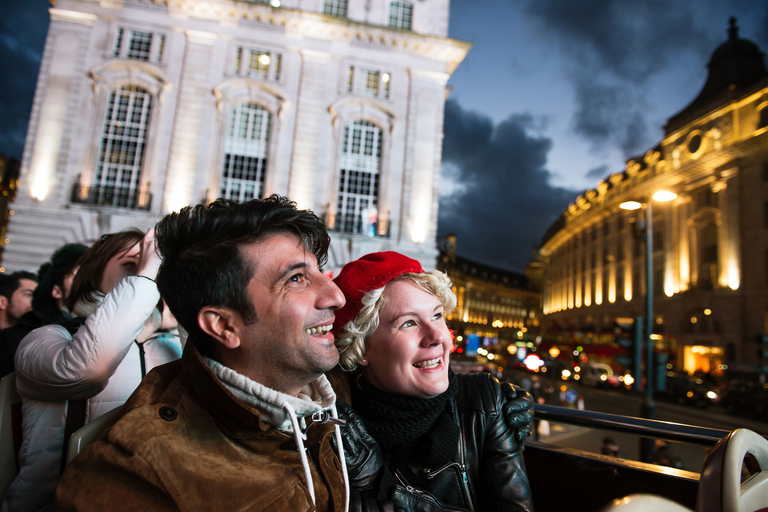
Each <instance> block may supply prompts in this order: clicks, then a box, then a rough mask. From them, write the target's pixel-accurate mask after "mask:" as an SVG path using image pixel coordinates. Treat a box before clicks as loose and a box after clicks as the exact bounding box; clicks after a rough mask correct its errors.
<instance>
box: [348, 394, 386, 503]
mask: <svg viewBox="0 0 768 512" xmlns="http://www.w3.org/2000/svg"><path fill="white" fill-rule="evenodd" d="M336 409H337V411H338V413H339V418H341V419H343V420H346V422H347V424H346V425H344V427H342V429H341V438H342V444H343V445H344V458H345V459H346V462H347V473H348V474H349V485H350V487H351V488H352V489H355V490H356V491H359V492H361V493H367V491H373V493H374V496H375V495H376V494H377V493H378V490H379V479H380V477H381V474H382V472H383V470H384V457H383V456H382V454H381V448H380V447H379V443H377V442H376V440H375V439H374V438H372V437H371V435H370V434H369V433H368V429H366V427H365V423H363V420H362V418H360V416H358V415H357V413H356V412H355V411H354V410H352V408H351V407H350V406H349V405H348V404H347V403H346V402H345V401H344V400H340V399H339V400H336Z"/></svg>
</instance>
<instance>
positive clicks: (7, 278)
mask: <svg viewBox="0 0 768 512" xmlns="http://www.w3.org/2000/svg"><path fill="white" fill-rule="evenodd" d="M22 279H29V280H30V281H34V282H37V276H36V275H35V274H33V273H32V272H27V271H26V270H17V271H16V272H14V273H12V274H7V275H3V279H2V280H0V295H2V296H3V297H5V298H6V299H8V300H11V296H12V295H13V292H15V291H16V290H17V289H18V288H19V286H21V280H22Z"/></svg>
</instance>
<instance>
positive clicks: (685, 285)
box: [539, 21, 768, 371]
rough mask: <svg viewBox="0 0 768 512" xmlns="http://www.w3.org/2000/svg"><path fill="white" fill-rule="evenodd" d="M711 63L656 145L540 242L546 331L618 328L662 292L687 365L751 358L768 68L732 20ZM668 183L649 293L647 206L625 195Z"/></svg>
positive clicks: (760, 322)
mask: <svg viewBox="0 0 768 512" xmlns="http://www.w3.org/2000/svg"><path fill="white" fill-rule="evenodd" d="M734 62H738V63H739V64H738V65H732V64H733V63H734ZM708 67H709V76H708V78H707V82H706V83H705V85H704V87H703V88H702V91H701V93H700V94H699V96H698V97H696V98H695V99H694V100H693V101H692V102H691V104H690V105H689V106H688V107H686V108H685V109H684V110H682V111H681V112H679V113H677V114H675V115H674V116H672V117H671V118H669V120H668V122H667V125H666V126H665V134H664V138H663V139H662V140H661V141H660V142H659V143H658V145H657V146H656V147H653V148H651V149H649V150H648V151H647V152H646V153H645V154H644V155H641V156H638V157H635V158H632V159H630V160H629V161H628V162H627V164H626V168H625V169H624V170H623V171H622V172H617V173H614V174H612V175H610V176H609V177H608V178H606V179H605V180H602V181H600V182H599V183H598V185H597V186H596V187H595V188H594V189H593V190H589V191H587V192H585V193H584V194H583V195H581V196H579V197H577V198H576V199H575V200H574V202H573V203H572V204H571V205H570V206H569V207H568V209H567V210H566V211H565V212H564V213H563V215H562V217H561V218H560V219H559V220H558V221H557V222H556V223H555V224H553V226H552V227H551V228H550V229H549V230H548V232H547V234H546V235H545V237H544V241H543V243H542V247H541V250H540V252H539V258H540V265H542V267H543V290H542V306H543V313H544V315H545V317H544V322H543V324H542V325H543V329H544V330H545V331H549V332H556V331H560V332H562V331H582V332H604V333H610V332H613V331H614V329H615V328H616V326H617V322H616V319H617V318H623V317H628V318H633V317H637V316H642V315H644V314H645V297H646V293H653V294H654V313H655V320H654V331H655V332H658V333H664V334H667V335H671V336H674V337H675V338H676V339H677V342H678V345H679V360H678V364H679V365H680V366H681V367H683V366H685V367H686V369H689V370H691V371H692V369H693V368H695V367H696V364H694V363H691V362H690V361H693V360H694V359H695V356H696V354H708V356H707V357H715V356H717V357H721V358H722V359H725V360H727V361H729V362H732V363H736V364H737V365H738V364H740V363H745V362H749V361H751V360H752V359H753V355H754V350H753V348H754V346H755V345H756V343H757V342H756V339H757V338H756V337H757V335H759V334H762V333H764V332H765V318H766V312H768V71H766V65H765V58H764V55H763V54H762V53H761V52H760V50H759V49H758V48H757V46H756V45H755V44H754V43H751V42H749V41H746V40H744V39H741V38H739V37H738V29H737V27H736V26H735V21H733V22H732V25H731V27H730V29H729V38H728V40H727V41H726V42H725V43H724V44H723V45H721V46H720V47H719V48H718V49H717V50H716V51H715V52H714V53H713V55H712V57H711V60H710V63H709V66H708ZM733 69H737V70H738V73H736V74H733V73H732V70H733ZM659 190H669V191H672V192H675V193H676V194H677V198H676V199H675V200H673V201H671V202H667V203H658V202H654V204H653V208H652V211H653V248H654V251H653V284H654V286H653V290H651V291H647V290H645V285H646V275H645V272H646V256H645V245H644V241H643V240H642V236H641V233H642V229H640V228H641V224H643V223H644V222H645V218H644V215H645V213H646V212H645V210H644V209H641V210H638V211H624V210H622V209H620V207H619V205H620V204H621V203H623V202H625V201H629V200H635V201H640V202H647V201H648V200H650V198H651V196H652V195H653V194H654V193H655V192H657V191H659ZM571 290H573V293H575V294H576V296H575V297H572V296H571ZM729 346H730V348H729ZM697 347H698V348H697ZM693 348H696V350H693ZM683 353H685V358H687V359H685V358H683ZM702 357H703V356H702ZM686 361H688V362H686ZM707 364H709V363H707ZM688 367H690V368H688ZM707 367H708V368H709V366H707ZM699 369H700V368H699Z"/></svg>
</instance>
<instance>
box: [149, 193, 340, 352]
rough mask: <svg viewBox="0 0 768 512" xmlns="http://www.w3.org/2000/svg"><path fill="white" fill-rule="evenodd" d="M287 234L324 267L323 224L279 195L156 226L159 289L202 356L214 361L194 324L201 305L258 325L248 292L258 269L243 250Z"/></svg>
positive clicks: (205, 209) (189, 210) (215, 206)
mask: <svg viewBox="0 0 768 512" xmlns="http://www.w3.org/2000/svg"><path fill="white" fill-rule="evenodd" d="M285 232H288V233H293V234H295V235H296V236H298V237H299V239H301V240H302V241H303V242H304V244H305V245H306V246H307V249H308V250H310V251H311V252H312V253H313V254H314V255H315V257H316V258H317V263H318V265H319V266H322V265H324V264H325V261H326V259H327V255H328V245H329V244H330V241H331V239H330V237H329V236H328V233H327V231H326V229H325V224H324V223H323V221H322V220H321V219H319V218H318V217H317V216H316V215H315V214H314V213H312V211H310V210H299V209H297V208H296V203H294V202H293V201H290V200H289V199H287V198H285V197H281V196H278V195H272V196H270V197H268V198H266V199H264V200H258V199H255V200H253V201H248V202H245V203H237V202H235V201H232V200H229V199H217V200H216V201H214V202H213V203H211V204H209V205H204V204H198V205H197V206H194V207H191V206H187V207H185V208H182V209H181V211H179V212H178V213H171V214H169V215H166V216H165V217H164V218H163V219H162V220H160V222H158V223H157V225H156V226H155V236H156V238H157V247H158V250H159V253H160V256H161V257H162V259H163V262H162V264H161V265H160V270H159V271H158V273H157V288H158V289H159V290H160V295H161V296H162V297H163V299H165V302H166V304H167V305H168V307H169V308H170V309H171V312H172V313H173V315H174V316H175V317H176V319H177V320H178V322H179V324H181V325H182V326H183V327H184V329H186V330H187V332H188V333H189V339H190V340H192V341H193V342H194V343H195V346H196V347H197V349H198V351H199V352H200V353H201V354H204V355H206V356H208V357H212V358H214V357H216V351H215V350H214V346H215V345H213V340H211V339H210V337H209V336H208V335H207V334H205V333H204V332H203V331H202V329H200V326H199V325H198V323H197V314H198V312H199V311H200V310H201V309H202V308H204V307H205V306H217V307H226V308H230V309H232V310H234V311H237V312H238V313H240V315H242V317H243V319H244V320H245V321H246V322H248V323H252V322H254V321H256V311H255V309H254V307H253V305H252V304H251V303H250V300H249V299H248V294H247V291H246V288H247V286H248V283H249V282H250V280H251V278H252V277H253V274H254V272H255V270H256V269H255V268H251V266H249V265H246V263H245V261H244V259H243V257H242V254H241V247H242V246H243V245H247V244H251V243H253V242H256V241H257V240H259V239H261V238H263V237H264V236H267V235H270V234H275V233H285Z"/></svg>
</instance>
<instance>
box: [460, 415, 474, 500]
mask: <svg viewBox="0 0 768 512" xmlns="http://www.w3.org/2000/svg"><path fill="white" fill-rule="evenodd" d="M459 453H461V464H460V465H459V472H460V473H461V486H462V488H463V489H464V495H465V496H466V498H467V506H468V507H469V510H470V512H474V510H475V505H474V501H473V500H472V492H470V489H469V475H467V466H466V464H465V458H464V456H465V454H464V423H463V422H462V421H459Z"/></svg>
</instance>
